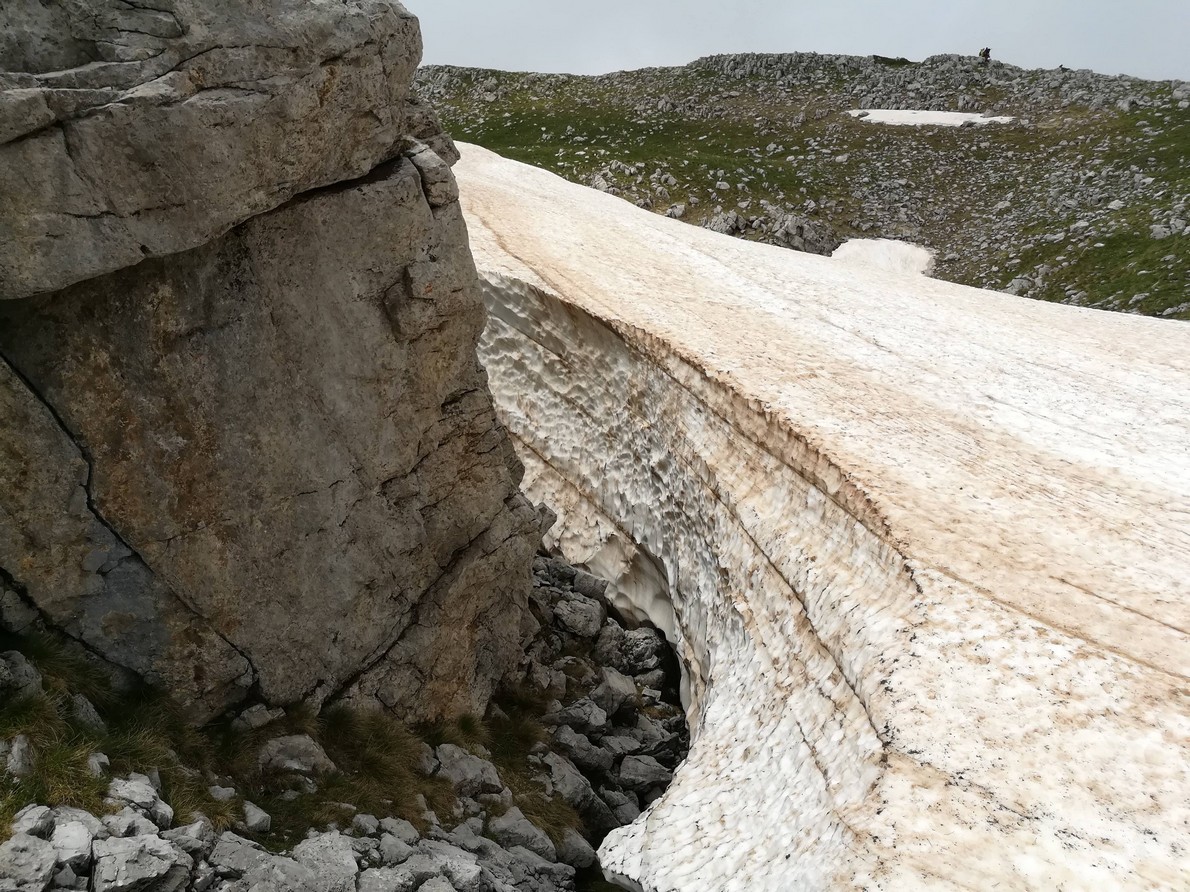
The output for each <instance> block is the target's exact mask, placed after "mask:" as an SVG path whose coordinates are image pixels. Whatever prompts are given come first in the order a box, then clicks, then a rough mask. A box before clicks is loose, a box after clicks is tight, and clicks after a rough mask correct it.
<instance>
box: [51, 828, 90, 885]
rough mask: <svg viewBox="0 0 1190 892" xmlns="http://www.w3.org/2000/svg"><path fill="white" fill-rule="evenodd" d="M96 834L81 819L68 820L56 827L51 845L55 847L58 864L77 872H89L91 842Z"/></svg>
mask: <svg viewBox="0 0 1190 892" xmlns="http://www.w3.org/2000/svg"><path fill="white" fill-rule="evenodd" d="M94 841H95V837H94V835H93V834H92V833H91V831H90V830H88V829H87V826H86V825H85V824H83V823H82V822H80V821H66V822H65V823H60V824H58V825H57V826H55V827H54V833H53V836H51V837H50V845H52V846H53V847H54V852H55V853H56V856H57V859H58V864H59V865H60V866H64V867H69V868H70V869H71V870H72V871H75V872H77V873H89V872H90V871H89V870H88V868H89V867H90V865H91V844H92V843H93V842H94Z"/></svg>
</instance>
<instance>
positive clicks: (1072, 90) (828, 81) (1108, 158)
mask: <svg viewBox="0 0 1190 892" xmlns="http://www.w3.org/2000/svg"><path fill="white" fill-rule="evenodd" d="M417 82H418V84H419V88H420V89H421V90H423V91H424V92H425V93H426V95H427V96H429V97H432V98H433V101H434V102H435V103H436V104H437V105H438V106H439V107H440V109H441V110H442V112H443V114H444V118H445V121H446V123H447V126H448V128H449V129H450V130H451V131H452V132H453V133H454V134H456V135H457V136H458V137H460V138H465V139H467V140H469V141H471V142H475V143H478V144H480V145H483V146H484V147H486V148H490V149H492V150H493V151H497V152H499V153H501V154H503V155H505V156H507V157H512V158H515V159H517V160H521V161H525V162H528V163H531V164H534V165H537V166H540V167H545V168H546V169H548V170H551V171H553V172H555V173H558V174H559V175H561V176H563V177H566V178H567V179H570V180H572V181H574V182H579V183H582V184H584V185H589V186H592V187H593V188H596V189H599V190H601V191H605V192H609V193H611V194H616V195H619V196H621V197H623V198H625V199H626V200H628V201H631V202H633V203H635V204H637V205H638V206H640V207H644V208H648V209H651V210H654V211H655V212H657V213H662V214H665V215H667V216H670V217H675V218H679V219H683V220H686V221H688V222H691V223H694V224H696V225H701V226H706V227H708V228H711V229H713V230H715V231H717V232H725V233H729V234H732V235H737V236H739V237H742V238H747V239H750V240H755V241H762V242H767V243H770V244H776V245H781V246H784V247H791V248H795V249H797V250H808V251H811V252H814V253H830V252H831V251H832V250H834V248H835V247H836V246H837V245H838V244H839V242H840V241H841V240H843V239H846V238H850V237H868V238H896V239H904V240H909V241H913V242H916V243H919V244H922V245H924V246H926V247H928V248H930V249H931V250H933V251H934V252H935V254H936V256H937V259H938V262H937V266H936V269H935V273H934V274H935V275H937V276H938V277H940V278H945V279H948V280H950V281H954V282H959V283H962V284H968V285H974V286H976V287H983V288H992V289H999V290H1005V291H1009V292H1010V293H1014V294H1021V295H1025V296H1030V297H1037V298H1041V299H1046V300H1051V301H1057V302H1063V303H1069V304H1073V305H1079V306H1093V307H1100V308H1104V309H1112V310H1120V311H1124V312H1130V313H1141V314H1147V315H1159V316H1163V317H1166V318H1170V317H1172V318H1179V319H1181V318H1190V278H1187V277H1188V276H1190V272H1188V270H1190V229H1188V224H1190V214H1188V211H1187V207H1188V205H1190V179H1187V174H1186V171H1187V170H1188V169H1190V167H1188V159H1190V84H1187V83H1185V82H1181V81H1164V82H1152V81H1143V80H1140V79H1137V78H1130V77H1124V76H1120V77H1109V76H1105V75H1100V74H1096V73H1094V72H1091V71H1086V70H1078V71H1074V70H1070V69H1065V68H1062V69H1056V70H1048V71H1047V70H1027V69H1021V68H1018V67H1016V66H1013V65H1008V64H1004V63H1001V62H998V61H993V62H992V63H991V64H989V65H982V64H979V62H978V60H977V59H975V58H974V57H967V56H958V55H943V56H933V57H931V58H929V59H926V60H924V61H922V62H920V63H917V62H910V61H909V60H905V59H890V58H884V57H857V56H831V55H819V54H814V53H793V54H781V55H776V54H775V55H760V54H748V55H731V56H715V57H709V58H705V59H700V60H698V61H696V62H694V63H692V64H691V65H689V66H686V67H684V68H666V69H642V70H639V71H630V72H618V73H615V74H609V75H602V76H599V77H579V76H571V75H544V74H520V73H511V72H499V71H487V70H475V69H462V68H452V67H446V66H433V67H428V68H423V69H421V70H420V71H419V72H418V75H417ZM864 108H889V109H936V110H950V111H980V112H984V113H987V114H990V115H1007V116H1011V117H1013V118H1014V119H1015V120H1014V121H1013V122H1012V123H1010V124H994V125H990V126H980V127H965V128H947V127H941V126H922V127H890V126H882V125H876V124H871V123H865V122H864V121H863V120H862V119H855V118H852V117H851V116H850V115H849V114H848V112H849V111H851V110H854V109H864Z"/></svg>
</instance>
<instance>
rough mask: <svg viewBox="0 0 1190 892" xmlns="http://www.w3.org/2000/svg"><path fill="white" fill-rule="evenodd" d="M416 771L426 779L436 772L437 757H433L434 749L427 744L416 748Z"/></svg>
mask: <svg viewBox="0 0 1190 892" xmlns="http://www.w3.org/2000/svg"><path fill="white" fill-rule="evenodd" d="M417 770H418V772H420V773H421V774H423V775H425V776H426V777H429V776H430V775H432V774H433V773H434V772H435V771H437V770H438V757H437V756H435V755H434V748H433V747H432V746H430V745H429V744H428V743H422V744H420V745H419V746H418V759H417Z"/></svg>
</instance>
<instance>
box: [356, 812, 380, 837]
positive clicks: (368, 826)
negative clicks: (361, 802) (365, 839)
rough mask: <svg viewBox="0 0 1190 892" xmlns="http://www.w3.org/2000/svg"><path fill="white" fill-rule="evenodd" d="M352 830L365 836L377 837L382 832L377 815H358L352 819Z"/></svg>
mask: <svg viewBox="0 0 1190 892" xmlns="http://www.w3.org/2000/svg"><path fill="white" fill-rule="evenodd" d="M351 829H352V830H354V831H355V832H356V833H359V834H362V835H363V836H375V835H376V834H377V833H378V832H379V830H380V822H379V821H378V820H376V816H375V815H356V816H355V817H353V818H352V819H351Z"/></svg>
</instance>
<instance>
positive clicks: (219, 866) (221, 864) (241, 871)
mask: <svg viewBox="0 0 1190 892" xmlns="http://www.w3.org/2000/svg"><path fill="white" fill-rule="evenodd" d="M269 857H270V856H269V853H268V852H266V851H265V850H264V849H262V848H261V847H260V846H258V845H257V844H256V843H254V842H252V841H250V840H247V839H244V838H243V837H242V836H237V835H236V834H234V833H231V832H230V831H225V832H224V833H221V834H220V835H219V838H218V839H217V840H216V841H215V846H214V848H213V849H212V850H211V854H210V855H209V856H208V857H207V860H208V861H210V862H211V864H212V865H214V867H215V869H216V871H217V872H218V873H219V875H220V876H221V877H230V878H231V879H239V878H240V877H242V876H244V875H246V874H248V873H249V872H251V871H252V870H254V869H256V868H259V867H261V866H263V865H265V864H266V863H267V862H268V859H269Z"/></svg>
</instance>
